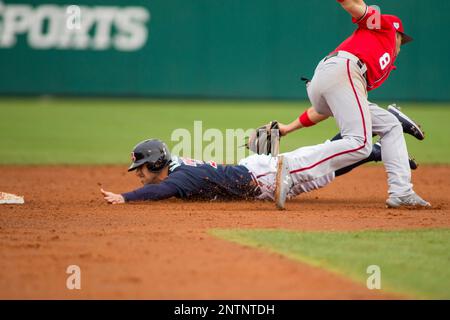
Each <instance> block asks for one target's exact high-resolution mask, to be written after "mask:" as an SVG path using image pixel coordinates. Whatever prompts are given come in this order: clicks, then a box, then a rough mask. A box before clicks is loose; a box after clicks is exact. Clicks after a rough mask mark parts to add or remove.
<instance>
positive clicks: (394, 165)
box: [369, 103, 429, 207]
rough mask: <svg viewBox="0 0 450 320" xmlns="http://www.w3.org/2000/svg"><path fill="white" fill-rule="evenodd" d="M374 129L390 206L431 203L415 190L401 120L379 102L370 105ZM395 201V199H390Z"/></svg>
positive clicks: (425, 204) (427, 204)
mask: <svg viewBox="0 0 450 320" xmlns="http://www.w3.org/2000/svg"><path fill="white" fill-rule="evenodd" d="M369 108H370V112H371V114H372V126H373V132H374V133H376V134H378V135H379V136H380V143H381V156H382V158H383V163H384V166H385V168H386V172H387V175H388V185H389V189H388V192H389V199H388V201H387V204H388V206H391V207H397V206H403V205H405V206H409V205H412V206H429V203H428V202H426V201H424V200H423V199H421V198H420V197H419V196H418V195H416V194H415V192H414V191H413V185H412V183H411V169H410V166H409V156H408V150H407V148H406V142H405V137H404V136H403V128H402V125H401V123H400V122H399V121H398V119H397V118H396V117H395V116H394V115H393V114H392V113H390V112H388V111H386V110H385V109H382V108H380V107H379V106H377V105H376V104H373V103H372V104H370V106H369ZM390 200H392V201H390Z"/></svg>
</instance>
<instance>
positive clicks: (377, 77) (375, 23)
mask: <svg viewBox="0 0 450 320" xmlns="http://www.w3.org/2000/svg"><path fill="white" fill-rule="evenodd" d="M352 21H353V23H356V24H357V25H358V29H356V31H355V32H354V33H353V34H352V35H351V36H350V37H349V38H347V39H346V40H345V41H344V42H342V43H341V44H340V45H339V46H338V47H337V48H336V50H335V51H333V52H332V53H334V52H338V51H346V52H350V53H352V54H354V55H355V56H357V57H358V58H360V59H361V60H362V61H363V62H364V63H365V64H366V66H367V76H366V78H367V90H368V91H370V90H373V89H375V88H378V87H379V86H381V84H382V83H383V82H384V81H385V80H386V79H387V78H388V77H389V74H390V72H391V71H392V70H393V69H395V66H394V62H395V59H396V58H397V55H398V53H399V52H400V45H402V44H405V43H407V42H410V41H411V40H412V38H411V37H409V36H407V35H406V34H405V33H404V29H403V23H402V21H401V20H400V19H399V18H398V17H396V16H393V15H387V14H381V13H380V12H378V11H377V10H376V9H375V8H373V7H369V6H366V9H365V13H364V15H363V16H362V17H361V18H359V19H356V18H354V17H353V19H352ZM397 34H398V36H397ZM397 37H399V38H400V37H401V39H397ZM399 44H400V45H399Z"/></svg>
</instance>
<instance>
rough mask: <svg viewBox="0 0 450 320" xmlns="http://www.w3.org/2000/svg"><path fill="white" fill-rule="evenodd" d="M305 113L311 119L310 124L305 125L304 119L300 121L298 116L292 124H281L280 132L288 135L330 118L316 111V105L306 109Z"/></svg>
mask: <svg viewBox="0 0 450 320" xmlns="http://www.w3.org/2000/svg"><path fill="white" fill-rule="evenodd" d="M305 113H306V117H307V119H308V121H309V125H305V124H304V123H302V121H300V119H299V118H297V119H295V120H294V121H292V122H291V123H290V124H287V125H283V124H280V134H281V135H282V136H285V135H287V134H289V133H291V132H294V131H296V130H298V129H301V128H304V127H306V126H311V125H314V124H317V123H319V122H321V121H323V120H325V119H327V118H328V116H325V115H323V114H320V113H318V112H317V111H316V109H314V107H309V109H308V110H306V112H305ZM301 117H302V116H301ZM301 117H300V118H301Z"/></svg>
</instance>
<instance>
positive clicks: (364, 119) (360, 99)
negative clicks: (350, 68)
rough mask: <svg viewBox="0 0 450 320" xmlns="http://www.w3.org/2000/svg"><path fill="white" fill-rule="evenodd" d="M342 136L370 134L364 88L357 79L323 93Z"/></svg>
mask: <svg viewBox="0 0 450 320" xmlns="http://www.w3.org/2000/svg"><path fill="white" fill-rule="evenodd" d="M325 98H326V101H327V103H328V105H329V107H330V109H331V112H332V113H333V116H334V118H335V120H336V123H337V125H338V127H339V129H340V132H341V134H342V136H343V137H345V136H360V137H364V134H365V135H366V137H370V136H371V135H372V120H371V114H370V110H369V102H368V100H367V96H366V95H365V88H364V87H362V83H359V84H358V81H352V82H350V80H349V79H348V80H347V83H343V85H342V86H341V87H338V88H335V89H334V90H330V91H329V92H327V93H326V95H325Z"/></svg>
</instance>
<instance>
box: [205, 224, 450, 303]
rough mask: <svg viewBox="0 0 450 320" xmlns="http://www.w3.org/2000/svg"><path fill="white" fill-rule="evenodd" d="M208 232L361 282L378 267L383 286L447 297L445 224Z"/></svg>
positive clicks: (449, 242) (449, 253) (449, 260)
mask: <svg viewBox="0 0 450 320" xmlns="http://www.w3.org/2000/svg"><path fill="white" fill-rule="evenodd" d="M210 232H211V234H213V235H215V236H217V237H219V238H222V239H225V240H229V241H233V242H237V243H239V244H243V245H246V246H251V247H257V248H260V249H263V250H269V251H271V252H276V253H279V254H282V255H285V256H287V257H289V258H292V259H295V260H300V261H303V262H306V263H308V264H311V265H314V266H318V267H322V268H325V269H328V270H330V271H332V272H337V273H339V274H341V275H344V276H346V277H349V278H351V279H353V280H355V281H358V282H361V283H362V284H363V285H365V284H366V281H367V278H368V277H369V274H367V273H366V270H367V267H368V266H369V265H378V266H379V267H380V269H381V286H382V290H386V291H389V292H395V293H400V294H403V295H405V296H407V297H412V298H424V299H450V229H427V230H423V229H422V230H408V231H406V230H405V231H358V232H299V231H284V230H242V229H241V230H223V229H215V230H211V231H210Z"/></svg>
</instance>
